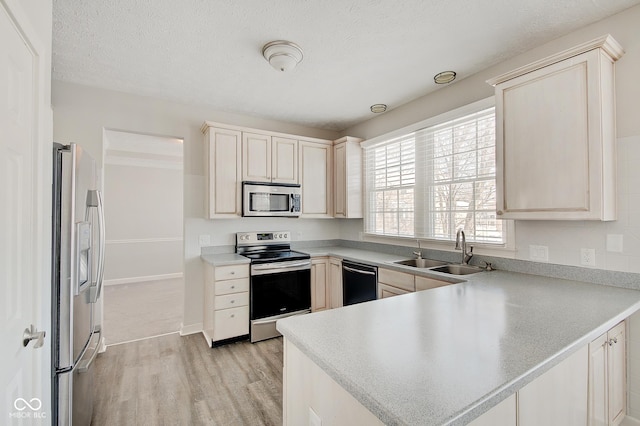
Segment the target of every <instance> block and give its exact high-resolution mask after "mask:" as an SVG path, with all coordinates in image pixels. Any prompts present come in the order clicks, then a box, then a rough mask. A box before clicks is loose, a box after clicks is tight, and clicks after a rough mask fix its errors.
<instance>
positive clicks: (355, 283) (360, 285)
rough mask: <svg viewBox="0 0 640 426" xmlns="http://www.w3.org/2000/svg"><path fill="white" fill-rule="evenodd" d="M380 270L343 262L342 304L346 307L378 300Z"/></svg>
mask: <svg viewBox="0 0 640 426" xmlns="http://www.w3.org/2000/svg"><path fill="white" fill-rule="evenodd" d="M377 296H378V268H376V267H375V266H369V265H363V264H361V263H355V262H350V261H346V260H343V261H342V304H343V305H344V306H347V305H354V304H356V303H362V302H368V301H369V300H376V299H377Z"/></svg>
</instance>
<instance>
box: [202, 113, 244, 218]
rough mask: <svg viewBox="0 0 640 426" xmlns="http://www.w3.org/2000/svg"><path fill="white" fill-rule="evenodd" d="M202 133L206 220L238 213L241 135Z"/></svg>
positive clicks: (207, 130)
mask: <svg viewBox="0 0 640 426" xmlns="http://www.w3.org/2000/svg"><path fill="white" fill-rule="evenodd" d="M202 131H203V133H204V134H205V137H204V145H205V179H206V187H207V189H206V191H205V194H206V196H205V198H206V207H205V208H206V217H208V218H210V219H218V218H235V217H238V216H240V214H241V211H240V209H241V207H240V203H241V191H242V189H241V180H242V172H241V170H242V135H241V132H240V131H237V130H229V129H223V128H217V127H210V126H208V125H207V124H206V123H205V125H204V126H203V127H202Z"/></svg>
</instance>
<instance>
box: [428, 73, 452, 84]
mask: <svg viewBox="0 0 640 426" xmlns="http://www.w3.org/2000/svg"><path fill="white" fill-rule="evenodd" d="M455 79H456V73H455V71H442V72H439V73H438V74H436V75H435V76H434V77H433V81H435V82H436V84H447V83H451V82H452V81H453V80H455Z"/></svg>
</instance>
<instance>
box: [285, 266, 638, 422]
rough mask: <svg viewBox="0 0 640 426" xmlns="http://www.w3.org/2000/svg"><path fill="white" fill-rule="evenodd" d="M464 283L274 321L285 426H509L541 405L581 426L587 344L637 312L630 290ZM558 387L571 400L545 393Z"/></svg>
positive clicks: (479, 280) (538, 281) (478, 279)
mask: <svg viewBox="0 0 640 426" xmlns="http://www.w3.org/2000/svg"><path fill="white" fill-rule="evenodd" d="M464 278H465V279H466V280H467V281H466V282H464V283H459V284H454V285H449V286H445V287H440V288H436V289H432V290H429V291H422V292H416V293H410V294H406V295H402V296H398V297H393V298H389V299H383V300H377V301H373V302H368V303H363V304H359V305H351V306H347V307H344V308H340V309H332V310H327V311H323V312H318V313H315V314H311V315H304V316H300V317H293V318H288V319H285V320H282V321H279V322H278V330H279V331H280V332H281V333H282V334H283V335H284V336H285V373H284V413H283V414H284V424H285V425H286V424H290V425H292V424H301V422H303V423H305V424H306V423H309V424H320V421H321V422H322V424H347V423H349V422H354V421H355V422H359V423H367V424H370V423H371V422H372V421H373V422H378V423H384V424H407V425H413V424H420V425H445V424H447V425H448V424H452V425H453V424H468V423H469V422H471V421H473V420H474V419H476V421H481V420H482V418H483V415H486V414H485V413H486V412H487V411H489V410H491V409H492V408H493V409H497V408H499V407H496V406H503V407H502V408H500V413H499V416H498V417H499V418H500V422H499V423H496V422H495V420H493V419H495V418H493V419H492V420H491V423H482V422H480V423H477V424H494V425H497V424H505V425H507V424H514V425H515V424H516V416H525V415H526V413H536V415H544V413H541V412H540V410H538V409H537V408H538V407H536V404H540V403H541V401H542V402H544V401H543V400H544V398H546V399H548V400H551V401H552V403H551V404H547V405H548V406H553V405H554V404H568V405H569V406H570V407H571V410H569V411H573V412H575V413H572V414H571V415H574V414H575V416H576V417H575V419H577V418H579V419H585V422H584V423H582V424H586V417H587V394H588V392H591V389H589V384H588V376H589V351H588V349H589V343H590V342H592V341H593V340H594V339H596V338H597V337H598V336H601V335H602V334H603V333H606V332H607V331H608V330H610V329H612V328H613V327H614V326H616V325H617V324H619V323H620V322H621V321H623V320H625V319H626V318H627V317H629V316H630V315H631V314H633V313H634V312H636V311H637V310H638V309H640V291H637V290H629V289H621V288H615V287H608V286H603V285H597V284H590V283H583V282H578V281H570V280H563V279H556V278H549V277H542V276H534V275H526V274H519V273H513V272H505V271H492V272H482V273H478V274H474V275H470V276H466V277H464ZM605 346H606V344H605ZM567 363H570V364H569V365H568V366H567V368H566V369H568V373H567V375H566V376H563V375H562V374H564V372H561V374H560V376H557V377H555V378H553V377H552V378H550V379H548V380H547V379H545V377H548V374H551V373H553V372H554V371H555V370H558V368H561V367H562V368H565V367H564V366H565V364H567ZM558 377H561V378H562V377H564V379H561V380H560V383H561V386H563V384H564V385H567V386H569V387H570V388H571V389H570V392H566V393H565V392H564V391H563V390H562V387H561V388H557V387H555V388H554V387H552V388H551V389H553V390H556V392H551V393H549V392H546V390H545V388H544V386H546V385H548V384H549V380H557V378H558ZM545 380H546V382H545ZM538 383H542V385H543V386H542V387H538V388H535V386H537V384H538ZM556 385H557V382H556V383H555V385H554V386H556ZM516 392H519V398H517V399H516V398H514V397H513V395H514V394H515V393H516ZM571 392H573V393H574V396H575V392H577V393H578V400H579V402H578V403H577V404H576V405H574V400H572V399H571V397H572V395H571ZM536 398H537V399H536ZM540 398H542V400H541V399H540ZM527 404H528V405H527ZM516 406H517V410H516ZM546 408H547V407H545V409H546ZM528 410H529V411H528ZM492 411H493V410H492ZM542 411H544V410H542ZM345 413H347V414H346V415H347V416H351V417H345ZM487 414H490V413H487ZM542 419H543V417H542V418H538V419H537V420H534V419H532V418H530V417H527V418H526V419H525V418H519V419H518V421H519V423H518V424H520V425H525V424H529V423H527V422H526V421H527V420H530V421H532V422H535V421H541V420H542ZM557 420H561V423H562V421H564V420H562V419H557ZM312 421H315V422H316V423H311V422H312ZM580 421H581V420H580ZM531 424H535V423H531ZM539 424H542V423H539ZM545 424H548V423H545ZM556 424H560V423H556ZM562 424H566V423H562Z"/></svg>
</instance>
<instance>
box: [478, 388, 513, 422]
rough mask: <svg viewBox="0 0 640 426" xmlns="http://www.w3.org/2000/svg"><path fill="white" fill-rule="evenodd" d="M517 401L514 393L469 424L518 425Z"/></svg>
mask: <svg viewBox="0 0 640 426" xmlns="http://www.w3.org/2000/svg"><path fill="white" fill-rule="evenodd" d="M516 410H517V401H516V394H515V393H514V394H513V395H511V396H510V397H508V398H507V399H505V400H504V401H502V402H501V403H499V404H498V405H496V406H495V407H493V408H492V409H490V410H489V411H487V412H486V413H484V414H482V415H481V416H480V417H478V418H477V419H474V420H472V421H471V422H470V423H469V426H516V424H517V417H516Z"/></svg>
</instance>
